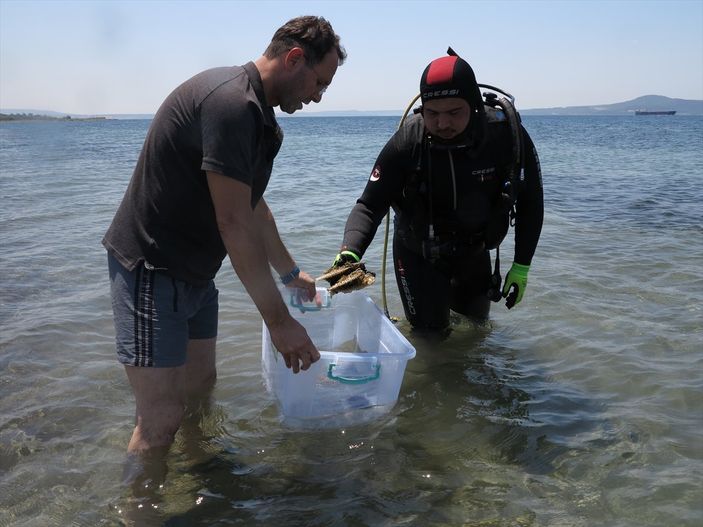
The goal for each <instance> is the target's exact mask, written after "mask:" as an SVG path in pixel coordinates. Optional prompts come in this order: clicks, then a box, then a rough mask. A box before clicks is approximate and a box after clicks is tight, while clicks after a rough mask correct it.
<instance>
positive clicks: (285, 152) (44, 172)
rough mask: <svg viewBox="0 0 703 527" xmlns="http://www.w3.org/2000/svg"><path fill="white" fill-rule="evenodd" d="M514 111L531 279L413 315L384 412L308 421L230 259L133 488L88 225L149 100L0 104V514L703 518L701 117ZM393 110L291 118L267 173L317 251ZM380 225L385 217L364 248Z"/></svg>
mask: <svg viewBox="0 0 703 527" xmlns="http://www.w3.org/2000/svg"><path fill="white" fill-rule="evenodd" d="M524 122H525V126H526V127H527V129H528V130H529V131H530V133H531V135H532V136H533V139H534V141H535V143H536V144H537V147H538V150H539V153H540V156H541V162H542V169H543V176H544V184H545V197H546V215H545V226H544V230H543V233H542V239H541V242H540V246H539V248H538V250H537V254H536V256H535V260H534V263H533V266H532V271H531V273H530V281H529V286H528V289H527V292H526V296H525V298H524V300H523V303H522V304H520V305H519V306H518V307H517V308H515V309H513V310H511V311H507V310H506V309H505V308H504V307H503V306H502V305H497V304H496V305H494V306H493V310H492V315H491V321H490V323H489V324H487V325H486V326H483V327H476V326H473V325H471V324H469V323H467V322H465V321H461V320H459V319H457V320H456V321H455V324H454V327H453V331H452V333H451V334H450V335H449V337H447V338H427V337H422V336H419V335H417V334H414V333H412V332H411V331H410V330H409V327H408V325H407V323H406V322H405V321H403V320H401V321H400V322H399V323H398V327H399V329H400V330H401V331H402V332H403V333H404V334H405V335H406V336H407V337H408V339H409V340H410V341H411V342H412V344H413V345H414V346H415V347H416V348H417V356H416V358H415V359H413V360H411V361H410V362H409V363H408V365H407V369H406V374H405V378H404V381H403V385H402V388H401V393H400V397H399V400H398V403H397V405H396V407H395V408H394V409H393V410H392V412H391V413H390V414H388V415H387V416H385V417H383V418H381V419H380V420H377V421H374V422H372V423H368V424H364V425H361V426H356V427H349V428H347V429H332V430H313V431H309V430H305V431H303V430H296V429H290V428H287V427H285V426H283V425H282V424H281V423H280V419H279V414H278V410H277V408H276V406H275V404H274V403H273V400H272V399H271V397H270V396H269V395H268V394H267V393H266V391H265V389H264V387H263V384H262V380H261V374H260V370H261V357H260V354H261V322H260V318H259V316H258V313H257V312H256V310H255V309H253V307H252V305H251V302H250V300H249V298H248V297H247V295H246V294H245V293H244V292H243V289H242V287H241V285H240V284H239V282H238V281H237V279H236V277H235V276H234V275H233V273H232V272H231V270H230V269H229V268H228V265H224V266H223V270H222V271H221V272H220V274H219V275H218V279H217V283H218V287H219V289H220V292H221V296H220V299H221V314H220V330H219V333H220V337H219V342H218V368H219V379H218V383H217V386H216V389H215V392H214V397H213V402H212V405H211V406H210V407H209V409H207V410H206V411H205V412H204V413H199V414H195V415H193V416H192V417H191V418H189V419H188V421H187V422H186V423H185V424H184V427H183V429H182V431H181V432H179V434H178V436H177V439H176V444H175V445H174V447H173V448H172V449H171V451H170V453H169V454H168V456H167V458H166V460H167V469H168V471H167V475H166V477H165V479H164V480H163V481H159V482H154V484H153V485H152V486H151V487H149V488H143V489H142V495H141V497H139V496H138V497H137V498H140V499H137V498H135V497H134V496H131V490H129V489H126V488H124V487H123V486H122V485H121V483H120V482H121V479H122V474H123V470H124V467H125V448H126V444H127V441H128V440H129V436H130V434H131V429H132V419H133V400H132V395H131V391H130V389H129V387H128V384H127V381H126V378H125V375H124V372H123V370H122V368H121V367H120V366H119V365H118V364H117V362H116V360H115V357H114V351H113V346H114V345H113V328H112V319H111V311H110V303H109V296H108V283H107V273H106V264H105V254H104V251H103V249H102V247H101V245H100V238H101V237H102V234H103V233H104V231H105V229H106V228H107V225H108V224H109V222H110V220H111V218H112V215H113V213H114V211H115V208H116V206H117V204H118V202H119V200H120V199H121V197H122V194H123V192H124V189H125V186H126V184H127V181H128V179H129V177H130V175H131V170H132V168H133V165H134V162H135V160H136V157H137V155H138V152H139V149H140V147H141V142H142V140H143V138H144V134H145V132H146V129H147V127H148V124H149V123H148V122H147V121H106V122H76V123H64V122H46V123H40V122H27V123H6V124H5V123H4V124H2V125H0V195H1V196H2V204H3V205H2V208H1V209H0V239H1V240H2V249H1V250H0V269H2V272H1V274H0V328H1V334H0V525H3V526H4V525H12V526H35V525H62V526H63V525H86V526H88V525H90V526H94V525H110V526H111V525H120V524H122V523H124V522H127V520H128V518H133V519H136V521H137V523H138V524H141V525H169V526H181V525H183V526H186V525H187V526H191V525H301V526H323V525H324V526H329V525H345V526H346V525H349V526H367V525H368V526H377V525H389V526H390V525H417V526H423V527H424V526H430V525H437V526H453V525H457V526H458V525H462V526H464V525H476V526H478V525H481V526H487V525H491V526H493V525H495V526H499V525H501V526H502V525H522V526H563V525H568V526H581V525H583V526H590V525H612V526H641V525H652V526H655V525H656V526H659V525H701V523H702V522H703V519H702V518H703V505H701V504H702V503H703V491H702V490H701V489H702V483H703V478H702V476H703V447H702V446H701V445H702V444H703V437H702V436H703V433H701V430H702V429H703V426H702V425H703V352H702V351H701V349H703V346H702V344H703V313H702V306H703V279H701V275H700V272H699V269H700V262H701V261H703V236H701V235H702V234H703V221H702V220H701V218H702V217H703V205H702V204H703V193H702V192H701V180H702V178H703V158H702V157H701V155H700V154H701V150H702V147H703V119H701V118H698V117H686V116H675V117H673V118H670V117H665V118H660V117H657V118H650V117H640V118H635V117H627V118H625V117H623V118H620V117H599V118H589V117H525V118H524ZM396 124H397V119H396V118H383V117H379V118H288V119H281V125H282V127H283V128H284V130H285V133H286V139H285V141H284V146H283V148H282V150H281V153H280V154H279V157H278V158H277V163H276V168H275V170H274V176H273V178H272V182H271V184H270V186H269V190H268V191H267V194H266V198H267V201H268V203H269V205H270V206H271V208H272V209H273V211H274V214H275V215H276V219H277V223H278V226H279V230H280V231H281V234H282V237H283V238H284V240H285V241H286V243H287V244H288V246H289V248H290V250H291V252H292V253H293V254H294V256H295V258H296V260H297V261H298V262H299V263H300V265H301V267H302V268H304V269H306V270H308V271H310V272H311V274H316V273H319V272H320V271H322V270H324V269H325V268H326V267H327V266H328V265H329V263H330V261H331V260H332V258H333V257H334V254H335V253H336V252H337V249H338V245H339V242H340V238H341V232H342V228H343V225H344V221H345V219H346V214H347V212H348V210H349V209H350V208H351V206H352V205H353V203H354V201H355V199H356V197H357V196H358V194H359V193H360V192H361V189H362V188H363V185H364V184H365V180H366V178H367V176H368V173H369V172H370V169H371V167H372V164H373V161H374V159H375V157H376V155H377V153H378V151H379V150H380V147H381V145H382V144H383V142H384V141H385V140H386V138H387V137H388V136H389V135H390V134H391V133H392V131H393V130H394V128H395V126H396ZM382 247H383V230H382V229H381V230H379V234H378V235H377V237H376V240H375V242H374V244H373V245H372V247H371V248H370V250H369V252H368V253H367V257H366V260H367V263H368V265H369V267H371V268H372V269H376V270H380V266H381V254H382ZM511 253H512V247H511V243H510V241H507V242H506V243H505V244H504V247H503V251H501V255H502V256H503V260H504V261H505V263H504V264H503V265H504V266H505V267H506V268H507V266H508V265H509V262H510V255H511ZM390 274H392V273H389V282H388V286H387V290H388V304H389V306H388V307H389V310H390V312H391V314H393V315H396V316H399V317H400V318H401V319H402V309H401V306H400V300H399V298H398V295H397V292H396V290H395V284H394V282H393V280H392V278H391V276H390ZM368 292H369V294H370V295H371V297H372V298H374V299H375V300H376V301H377V302H378V303H379V305H380V304H381V289H380V283H377V284H376V285H374V286H372V287H371V288H369V290H368ZM159 485H161V487H159ZM139 505H142V507H141V508H139Z"/></svg>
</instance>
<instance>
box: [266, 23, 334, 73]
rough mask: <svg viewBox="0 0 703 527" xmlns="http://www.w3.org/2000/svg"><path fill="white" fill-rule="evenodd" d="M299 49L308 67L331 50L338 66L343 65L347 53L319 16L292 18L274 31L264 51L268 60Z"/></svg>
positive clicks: (318, 61)
mask: <svg viewBox="0 0 703 527" xmlns="http://www.w3.org/2000/svg"><path fill="white" fill-rule="evenodd" d="M296 46H298V47H301V48H303V51H304V52H305V58H306V59H307V60H308V61H309V62H310V65H315V64H318V63H320V62H321V61H322V59H323V58H324V57H325V55H327V53H329V52H330V51H331V50H333V49H334V50H336V52H337V58H338V59H339V64H340V65H341V64H343V63H344V59H346V58H347V52H346V51H345V50H344V48H343V47H342V46H341V44H340V43H339V35H337V34H335V32H334V30H333V29H332V25H331V24H330V23H329V22H328V21H327V20H325V19H324V18H322V17H321V16H299V17H297V18H292V19H290V20H289V21H288V22H286V23H285V24H283V25H282V26H281V27H280V28H278V29H277V30H276V32H275V33H274V35H273V38H272V39H271V43H270V44H269V45H268V47H267V48H266V51H264V56H265V57H266V58H268V59H272V58H274V57H277V56H278V55H280V54H281V53H284V52H286V51H288V50H289V49H291V48H294V47H296Z"/></svg>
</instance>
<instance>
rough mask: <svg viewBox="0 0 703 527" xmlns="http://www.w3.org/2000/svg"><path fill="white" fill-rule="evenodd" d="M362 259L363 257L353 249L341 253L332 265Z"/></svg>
mask: <svg viewBox="0 0 703 527" xmlns="http://www.w3.org/2000/svg"><path fill="white" fill-rule="evenodd" d="M360 261H361V258H360V257H359V256H357V254H356V253H355V252H353V251H342V252H341V253H339V254H338V255H337V256H336V257H335V259H334V262H332V267H339V266H340V265H343V264H345V263H347V262H349V263H359V262H360Z"/></svg>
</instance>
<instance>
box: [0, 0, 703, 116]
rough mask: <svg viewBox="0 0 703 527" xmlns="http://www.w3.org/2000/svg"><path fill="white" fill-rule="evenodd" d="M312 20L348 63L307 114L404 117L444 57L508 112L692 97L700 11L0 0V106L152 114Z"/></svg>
mask: <svg viewBox="0 0 703 527" xmlns="http://www.w3.org/2000/svg"><path fill="white" fill-rule="evenodd" d="M310 14H313V15H319V16H324V17H325V18H326V19H328V20H329V21H330V22H331V24H332V26H333V27H334V30H335V32H336V33H337V34H339V35H340V37H341V42H342V45H343V46H344V47H345V49H346V50H347V53H348V59H347V61H346V62H345V64H344V65H342V66H341V67H340V68H339V70H338V71H337V75H336V76H335V78H334V81H333V83H332V86H331V87H330V88H329V89H328V90H327V93H325V95H324V97H323V99H322V102H321V103H320V104H319V105H312V106H309V107H307V109H306V110H303V112H302V113H305V111H350V110H360V111H402V110H404V109H405V107H406V106H407V105H408V103H409V102H410V101H411V100H412V98H413V97H414V96H415V95H416V94H417V91H418V86H419V79H420V75H421V74H422V71H423V69H424V68H425V66H426V65H427V64H428V63H429V62H430V61H431V60H433V59H435V58H437V57H440V56H442V55H444V54H445V53H446V50H447V47H448V46H451V47H452V48H453V49H454V50H456V51H457V52H458V53H459V54H460V55H461V56H462V57H463V58H465V59H466V60H467V61H468V62H469V63H470V64H471V65H472V67H473V68H474V71H475V72H476V76H477V78H478V81H479V82H481V83H485V84H490V85H493V86H498V87H500V88H503V89H504V90H506V91H508V92H510V93H511V94H513V95H514V96H515V98H516V105H517V107H518V109H531V108H547V107H556V106H581V105H598V104H610V103H616V102H623V101H626V100H630V99H634V98H635V97H639V96H641V95H665V96H668V97H675V98H682V99H703V0H683V1H654V0H650V1H641V0H624V1H619V0H591V1H579V0H552V1H529V0H523V1H507V0H506V1H486V2H484V1H462V0H453V1H443V0H437V1H433V0H423V1H408V0H406V1H384V0H356V1H343V0H340V1H325V2H311V1H304V0H299V1H267V0H255V1H244V0H242V1H227V0H219V1H208V0H203V1H186V0H158V1H157V0H139V1H137V0H121V1H117V2H113V1H108V0H104V1H101V0H92V1H91V0H83V1H70V2H69V1H61V0H51V1H32V0H0V109H3V110H7V109H37V110H52V111H58V112H65V113H72V114H83V115H86V114H87V115H110V114H120V113H122V114H124V113H129V114H133V113H154V112H155V111H156V110H157V108H158V106H159V105H160V104H161V102H162V101H163V99H164V98H165V97H166V96H167V95H168V93H169V92H170V91H171V90H173V88H175V87H176V86H177V85H178V84H180V83H181V82H183V81H184V80H186V79H187V78H189V77H191V76H192V75H194V74H196V73H198V72H199V71H202V70H204V69H207V68H211V67H216V66H230V65H237V64H244V63H246V62H248V61H249V60H255V59H256V58H258V57H259V56H260V55H261V54H262V53H263V51H264V49H265V48H266V46H267V45H268V43H269V42H270V40H271V37H272V36H273V33H274V31H275V30H276V29H277V28H278V27H280V26H281V25H282V24H284V23H285V22H286V21H287V20H289V19H290V18H293V17H295V16H299V15H310Z"/></svg>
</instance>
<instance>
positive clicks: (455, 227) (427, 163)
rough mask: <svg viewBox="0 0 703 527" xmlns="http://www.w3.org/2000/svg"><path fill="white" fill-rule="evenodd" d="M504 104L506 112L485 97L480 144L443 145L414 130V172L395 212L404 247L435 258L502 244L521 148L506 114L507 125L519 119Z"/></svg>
mask: <svg viewBox="0 0 703 527" xmlns="http://www.w3.org/2000/svg"><path fill="white" fill-rule="evenodd" d="M504 101H505V100H504V99H502V100H501V104H503V105H504ZM508 105H509V108H508V110H507V111H506V110H505V109H504V108H503V106H502V105H499V104H498V102H497V98H494V97H487V100H486V104H485V105H484V109H485V129H484V130H483V137H482V138H481V141H480V143H479V144H475V143H474V142H473V141H472V139H471V137H467V138H465V140H464V141H461V142H455V143H452V144H451V145H448V144H444V143H441V142H438V141H434V140H433V138H432V137H431V136H429V135H428V134H427V133H426V131H425V130H424V127H418V132H417V133H418V134H421V136H420V137H418V136H416V140H417V141H419V142H421V147H420V148H416V149H414V154H413V155H414V159H413V163H412V164H411V166H413V167H414V170H413V171H412V173H410V174H408V175H407V177H406V183H405V186H404V189H403V197H402V199H401V200H400V201H399V202H398V203H397V207H396V213H397V214H398V218H397V222H396V229H397V230H398V232H399V234H400V236H401V239H402V240H403V242H404V243H405V245H406V246H408V248H410V249H411V250H414V251H416V252H422V254H424V255H425V257H427V258H437V257H441V256H451V255H461V254H463V253H465V252H467V251H469V252H471V251H473V250H476V249H481V248H486V249H494V248H497V247H498V245H499V244H500V243H501V242H502V241H503V239H504V238H505V235H506V234H507V231H508V228H509V224H510V220H511V217H512V215H513V213H514V212H513V211H514V201H515V195H516V192H517V185H518V184H519V181H518V180H519V172H520V166H521V163H522V161H521V159H520V153H519V152H520V145H518V146H517V147H516V146H515V141H516V138H517V140H518V141H519V140H520V139H521V134H520V133H519V130H520V127H519V122H517V123H511V122H510V119H509V113H510V111H511V110H512V112H513V115H512V116H510V118H511V119H512V120H517V119H519V117H518V116H517V113H516V112H514V109H512V106H510V103H508ZM511 125H512V127H513V129H512V130H511ZM515 126H517V130H518V133H515V131H514V129H515Z"/></svg>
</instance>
